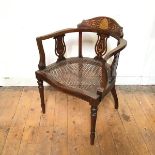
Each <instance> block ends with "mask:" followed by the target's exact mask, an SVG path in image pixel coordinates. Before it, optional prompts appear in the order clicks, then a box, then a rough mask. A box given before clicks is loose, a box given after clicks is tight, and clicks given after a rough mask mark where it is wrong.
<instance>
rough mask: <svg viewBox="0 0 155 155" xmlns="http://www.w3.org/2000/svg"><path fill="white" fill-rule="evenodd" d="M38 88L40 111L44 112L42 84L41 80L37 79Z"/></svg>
mask: <svg viewBox="0 0 155 155" xmlns="http://www.w3.org/2000/svg"><path fill="white" fill-rule="evenodd" d="M38 89H39V94H40V99H41V108H42V112H43V113H45V102H44V86H43V81H42V80H38Z"/></svg>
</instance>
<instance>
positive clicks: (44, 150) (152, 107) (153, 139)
mask: <svg viewBox="0 0 155 155" xmlns="http://www.w3.org/2000/svg"><path fill="white" fill-rule="evenodd" d="M45 92H46V93H45V96H46V103H47V113H46V114H45V115H43V114H42V113H41V109H40V99H39V94H38V90H37V88H36V87H1V88H0V154H2V155H17V154H18V155H31V154H33V155H130V154H134V155H155V87H153V86H149V87H146V86H145V87H142V86H138V87H137V86H132V87H131V86H130V87H129V86H128V87H127V86H117V92H118V97H119V103H120V107H119V110H118V111H117V110H115V109H114V106H113V99H112V97H111V95H108V96H107V97H106V98H105V99H104V100H103V101H102V103H101V104H100V106H99V110H98V119H97V129H96V133H97V134H96V135H97V136H96V140H95V145H94V146H91V145H89V128H90V117H89V116H90V106H89V104H88V103H87V102H85V101H83V100H80V99H78V98H75V97H72V96H69V95H66V94H64V93H61V92H59V91H55V90H52V89H51V88H49V87H48V88H46V90H45Z"/></svg>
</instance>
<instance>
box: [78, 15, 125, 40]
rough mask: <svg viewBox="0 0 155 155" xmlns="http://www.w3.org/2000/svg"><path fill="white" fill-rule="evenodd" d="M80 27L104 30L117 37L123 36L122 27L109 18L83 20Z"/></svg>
mask: <svg viewBox="0 0 155 155" xmlns="http://www.w3.org/2000/svg"><path fill="white" fill-rule="evenodd" d="M78 27H90V28H95V29H96V28H98V29H102V30H107V31H111V32H112V33H114V34H115V35H118V36H120V37H122V36H123V31H122V27H121V26H120V25H119V24H118V23H117V22H116V21H115V20H113V19H111V18H109V17H97V18H92V19H88V20H83V21H82V23H80V24H79V25H78Z"/></svg>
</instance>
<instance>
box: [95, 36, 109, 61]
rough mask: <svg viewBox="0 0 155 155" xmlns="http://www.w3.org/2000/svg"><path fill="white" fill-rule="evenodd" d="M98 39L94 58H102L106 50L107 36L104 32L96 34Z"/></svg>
mask: <svg viewBox="0 0 155 155" xmlns="http://www.w3.org/2000/svg"><path fill="white" fill-rule="evenodd" d="M97 35H98V40H97V42H96V45H95V52H96V54H97V56H96V57H95V59H102V56H103V55H104V54H105V53H106V52H107V39H108V36H107V35H105V34H97Z"/></svg>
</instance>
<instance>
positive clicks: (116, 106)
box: [111, 86, 118, 109]
mask: <svg viewBox="0 0 155 155" xmlns="http://www.w3.org/2000/svg"><path fill="white" fill-rule="evenodd" d="M111 93H112V96H113V98H114V101H115V109H118V97H117V93H116V89H115V86H114V87H113V88H112V89H111Z"/></svg>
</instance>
